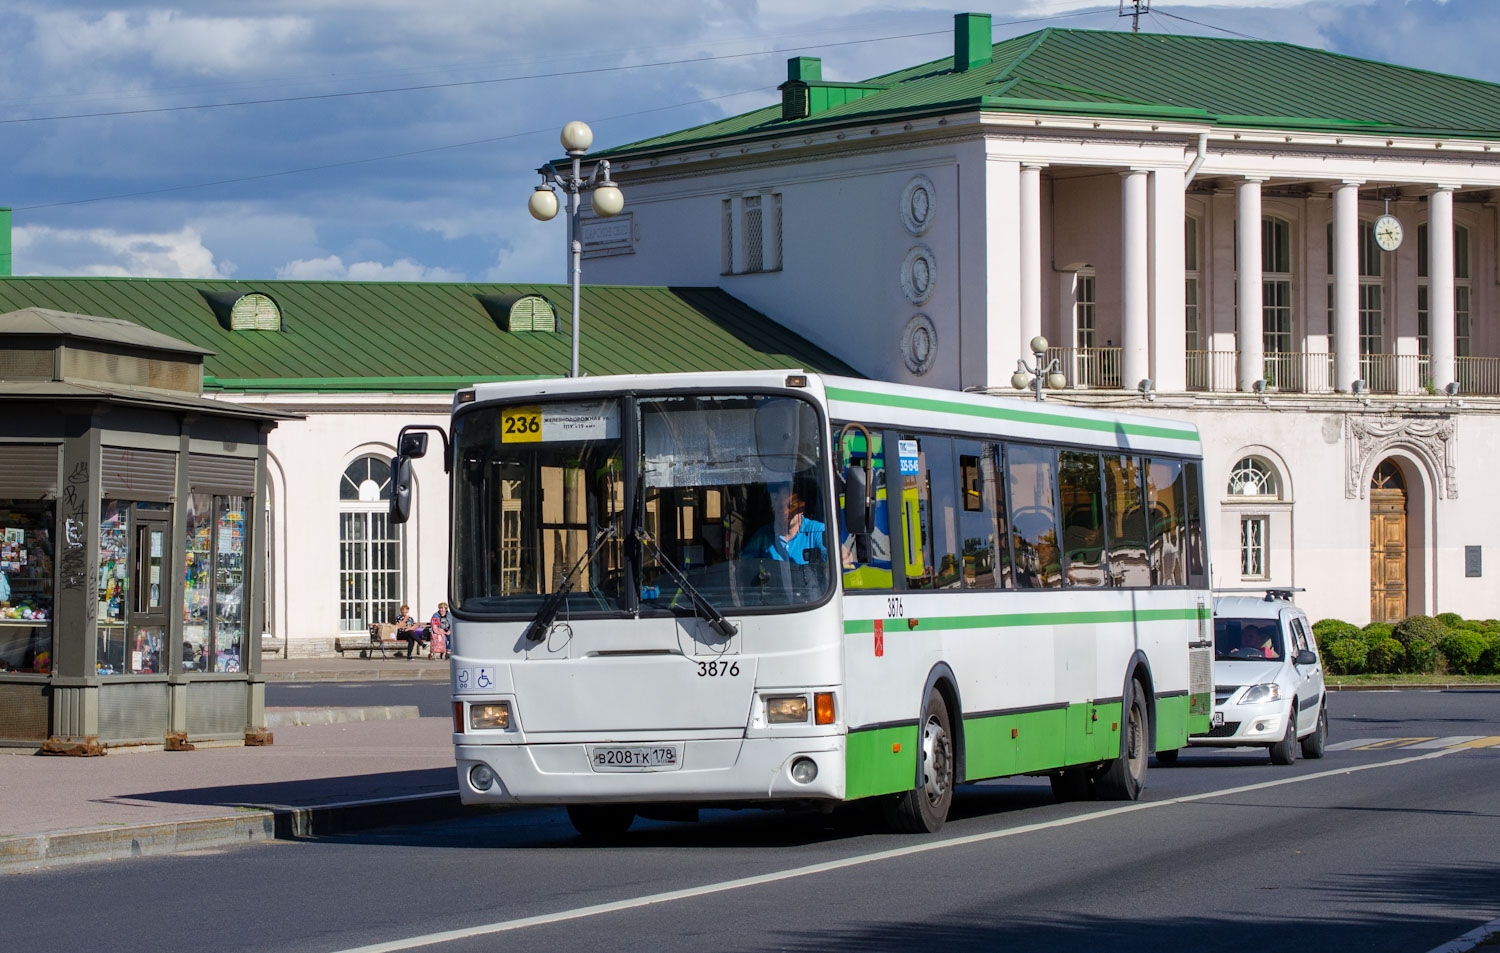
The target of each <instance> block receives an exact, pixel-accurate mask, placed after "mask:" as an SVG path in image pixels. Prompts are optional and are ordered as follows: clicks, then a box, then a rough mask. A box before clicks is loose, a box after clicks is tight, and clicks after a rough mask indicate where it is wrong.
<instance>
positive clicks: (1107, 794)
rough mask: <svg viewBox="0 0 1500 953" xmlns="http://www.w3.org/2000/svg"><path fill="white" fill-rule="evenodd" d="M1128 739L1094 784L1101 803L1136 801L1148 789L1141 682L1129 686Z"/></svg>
mask: <svg viewBox="0 0 1500 953" xmlns="http://www.w3.org/2000/svg"><path fill="white" fill-rule="evenodd" d="M1124 721H1125V723H1124V724H1123V725H1121V726H1120V727H1122V728H1123V729H1124V730H1125V737H1124V739H1123V742H1124V743H1123V744H1122V745H1121V749H1122V750H1121V754H1120V756H1119V757H1118V758H1111V759H1110V760H1109V761H1106V762H1105V763H1104V768H1103V770H1101V771H1100V772H1099V777H1098V779H1097V780H1096V781H1095V782H1094V793H1095V796H1096V797H1098V798H1099V800H1101V801H1134V800H1136V799H1137V798H1139V797H1140V796H1141V788H1143V787H1145V786H1146V731H1147V729H1148V728H1149V726H1150V720H1149V719H1148V718H1147V717H1146V701H1145V691H1144V690H1143V689H1142V688H1141V683H1140V682H1135V681H1132V682H1131V683H1130V697H1129V698H1127V699H1125V719H1124Z"/></svg>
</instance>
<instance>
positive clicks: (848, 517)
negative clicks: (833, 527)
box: [844, 467, 870, 536]
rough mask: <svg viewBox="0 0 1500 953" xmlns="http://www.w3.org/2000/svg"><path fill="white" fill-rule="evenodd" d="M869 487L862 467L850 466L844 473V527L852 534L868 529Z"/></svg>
mask: <svg viewBox="0 0 1500 953" xmlns="http://www.w3.org/2000/svg"><path fill="white" fill-rule="evenodd" d="M869 493H870V489H869V487H868V486H867V485H866V483H865V469H864V467H850V468H849V470H848V472H847V473H845V474H844V529H845V530H846V531H848V532H849V534H850V535H853V536H862V535H864V534H865V533H868V532H869V531H870V500H869Z"/></svg>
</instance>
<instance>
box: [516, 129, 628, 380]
mask: <svg viewBox="0 0 1500 953" xmlns="http://www.w3.org/2000/svg"><path fill="white" fill-rule="evenodd" d="M560 138H561V140H562V147H563V150H564V151H565V152H567V154H568V155H570V156H572V157H573V170H572V171H571V172H569V171H567V170H566V169H564V170H561V171H559V170H558V168H557V167H556V166H554V165H553V164H552V163H550V162H549V163H547V164H546V165H544V166H542V167H541V168H540V169H537V172H539V173H540V174H541V176H542V184H541V185H539V186H537V187H536V191H534V192H532V193H531V201H530V202H528V203H527V208H528V209H529V210H530V211H531V217H532V218H534V219H536V220H537V221H539V222H550V221H551V220H552V219H553V218H555V217H556V216H557V210H558V201H557V192H556V191H554V188H555V187H556V186H559V185H560V186H562V187H563V188H564V189H566V190H567V193H568V239H569V241H570V242H571V248H572V252H573V274H572V283H573V355H572V362H571V364H570V370H569V372H568V376H569V377H577V376H578V312H579V287H580V285H581V284H582V282H583V234H582V232H581V231H579V222H578V204H579V196H580V195H581V194H582V193H584V192H592V193H593V194H592V195H591V196H590V199H589V204H590V205H592V206H593V208H594V214H596V215H598V216H599V217H600V218H609V217H611V216H613V215H618V214H620V210H621V209H623V208H624V207H625V196H624V195H622V194H621V192H620V189H619V186H617V185H615V184H614V182H612V181H610V178H609V160H608V159H600V160H599V161H598V162H597V163H595V164H594V168H593V170H592V171H591V172H589V174H588V176H587V177H585V176H584V174H583V155H584V153H586V152H588V151H589V146H591V145H593V144H594V131H593V130H592V129H590V128H589V127H588V124H587V123H582V122H578V121H577V120H574V121H573V122H570V123H568V124H567V125H566V126H563V130H562V136H561V137H560Z"/></svg>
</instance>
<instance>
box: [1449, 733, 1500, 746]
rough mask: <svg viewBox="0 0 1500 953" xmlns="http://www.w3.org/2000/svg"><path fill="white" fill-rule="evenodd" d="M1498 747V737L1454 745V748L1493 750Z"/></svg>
mask: <svg viewBox="0 0 1500 953" xmlns="http://www.w3.org/2000/svg"><path fill="white" fill-rule="evenodd" d="M1495 745H1500V736H1491V737H1489V738H1476V739H1474V740H1473V741H1465V742H1464V743H1463V744H1459V745H1454V747H1455V748H1493V747H1494V746H1495Z"/></svg>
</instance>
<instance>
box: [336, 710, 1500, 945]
mask: <svg viewBox="0 0 1500 953" xmlns="http://www.w3.org/2000/svg"><path fill="white" fill-rule="evenodd" d="M1495 740H1496V742H1500V738H1496V739H1495ZM1457 750H1459V749H1457V748H1444V749H1442V750H1440V751H1432V752H1429V753H1427V754H1419V755H1413V756H1411V757H1409V758H1395V759H1393V760H1390V761H1374V762H1370V763H1369V764H1361V765H1354V766H1353V767H1347V768H1334V769H1332V770H1329V771H1319V772H1317V773H1315V774H1303V775H1298V776H1297V777H1293V778H1279V779H1277V780H1275V781H1261V782H1259V783H1258V784H1242V785H1240V786H1238V787H1233V788H1224V789H1222V790H1219V791H1205V792H1203V793H1202V794H1189V795H1185V796H1183V797H1175V798H1169V799H1167V800H1165V801H1148V802H1140V801H1137V802H1135V803H1132V804H1125V805H1122V806H1120V807H1114V808H1108V809H1106V810H1103V811H1095V812H1092V813H1089V814H1080V815H1077V816H1075V817H1062V818H1058V819H1057V820H1053V821H1042V822H1039V823H1036V824H1023V825H1021V826H1020V827H1008V828H1006V829H1004V830H999V831H988V832H986V833H983V834H968V835H965V836H963V837H951V838H948V839H946V840H938V841H928V842H925V843H921V844H913V845H911V846H908V847H896V848H892V849H890V850H879V851H875V852H874V853H870V854H860V855H858V856H856V857H846V858H844V859H842V860H830V861H825V862H823V863H821V864H809V865H807V866H805V867H792V868H789V869H787V870H780V871H776V872H773V873H769V874H757V875H756V876H754V877H741V878H739V879H737V880H724V881H720V882H719V883H712V884H704V885H702V886H699V887H684V888H683V889H681V890H668V891H665V892H662V893H653V894H647V895H646V896H644V897H633V898H631V899H629V900H615V901H612V902H610V903H596V904H591V905H590V906H587V907H574V908H573V909H571V910H559V911H557V912H556V913H543V914H538V915H537V916H533V917H519V918H517V919H515V920H500V921H497V922H495V923H485V924H481V925H479V926H473V927H464V928H463V929H459V930H443V931H441V932H439V933H428V934H425V935H423V936H414V937H408V938H406V939H404V940H391V941H388V942H386V943H372V944H370V945H368V946H356V947H350V948H349V949H345V950H339V951H337V953H398V951H400V950H414V949H418V948H419V947H424V946H435V945H436V944H439V943H448V942H451V941H453V940H467V939H471V938H473V937H478V936H490V935H492V934H495V933H510V932H513V931H515V930H524V929H526V928H527V927H536V926H546V925H549V924H554V923H566V922H568V921H570V920H582V919H584V918H586V917H596V916H599V915H601V914H605V913H618V912H619V911H622V910H635V909H639V908H641V907H649V906H652V905H654V904H658V903H671V902H673V901H676V900H689V899H692V898H694V897H705V896H708V895H710V894H716V893H727V892H729V891H731V890H742V889H744V888H746V887H758V886H761V885H762V884H770V883H776V882H778V881H782V880H794V879H796V878H798V877H810V876H812V875H814V874H823V873H829V872H831V871H835V870H843V869H845V868H849V867H860V866H863V865H865V864H873V863H879V862H881V861H886V860H895V859H897V858H899V857H910V856H913V855H916V854H925V853H928V852H930V851H934V850H945V849H947V848H949V847H967V846H969V845H971V844H982V843H985V842H986V841H992V840H1000V839H1001V838H1005V837H1015V836H1017V835H1020V834H1032V833H1035V832H1037V831H1043V830H1048V829H1051V828H1055V827H1070V826H1072V825H1074V824H1084V823H1087V822H1089V821H1097V820H1103V819H1105V818H1110V817H1117V816H1119V815H1122V814H1133V813H1135V812H1136V811H1149V810H1154V809H1155V808H1159V807H1170V806H1174V805H1177V804H1191V803H1193V802H1195V801H1206V800H1209V799H1210V798H1217V797H1228V796H1230V795H1232V794H1245V793H1248V792H1250V791H1262V790H1265V789H1267V788H1277V787H1281V786H1282V785H1284V784H1300V783H1302V782H1303V781H1316V780H1320V779H1322V778H1329V777H1333V776H1335V775H1341V774H1356V773H1358V772H1360V771H1372V770H1374V769H1376V768H1393V767H1396V766H1398V765H1403V764H1412V763H1414V762H1417V761H1430V760H1432V759H1433V758H1441V757H1443V756H1444V755H1448V754H1452V753H1453V752H1454V751H1457Z"/></svg>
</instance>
